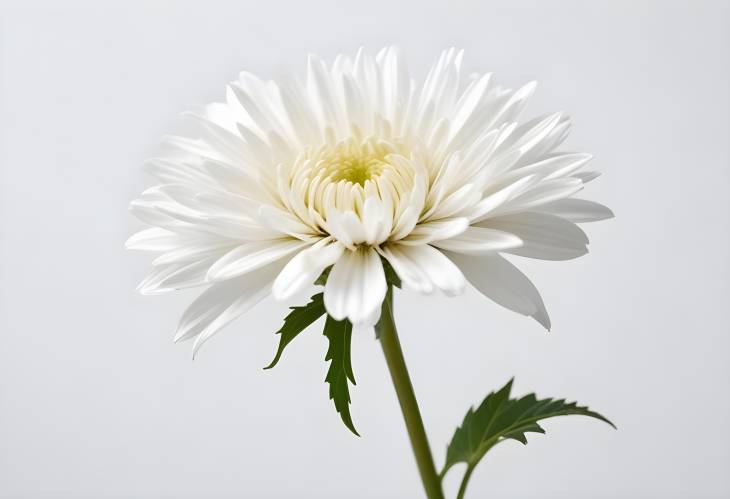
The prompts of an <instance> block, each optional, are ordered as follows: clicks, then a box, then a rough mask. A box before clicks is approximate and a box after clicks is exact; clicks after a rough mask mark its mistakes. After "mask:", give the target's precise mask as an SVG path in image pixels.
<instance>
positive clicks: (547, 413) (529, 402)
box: [441, 380, 615, 476]
mask: <svg viewBox="0 0 730 499" xmlns="http://www.w3.org/2000/svg"><path fill="white" fill-rule="evenodd" d="M511 391H512V380H510V381H509V383H507V384H506V385H505V386H504V387H502V389H500V390H498V391H496V392H492V393H490V394H489V395H487V397H486V398H485V399H484V401H483V402H482V403H481V404H480V405H479V407H477V408H476V409H474V408H471V409H469V411H468V412H467V413H466V416H465V417H464V421H463V422H462V423H461V426H460V427H459V428H457V429H456V432H455V433H454V436H453V437H452V439H451V443H449V447H448V449H447V451H446V463H445V464H444V469H443V471H442V472H441V476H443V475H445V474H446V472H447V471H448V470H449V469H450V468H451V467H452V466H453V465H455V464H457V463H466V464H467V465H468V466H469V468H474V467H475V466H476V465H477V463H478V462H479V461H480V460H481V459H482V458H483V457H484V455H485V454H486V453H487V452H488V451H489V450H490V449H491V448H492V447H494V446H495V445H497V444H498V443H499V442H503V441H505V440H510V439H511V440H517V441H519V442H522V443H523V444H527V436H526V434H527V433H545V430H543V428H542V427H541V426H540V425H539V424H538V421H540V420H543V419H547V418H552V417H556V416H567V415H572V414H577V415H582V416H589V417H592V418H595V419H599V420H601V421H604V422H606V423H608V424H610V425H611V426H613V427H614V428H615V426H614V424H613V423H611V421H609V420H608V419H606V418H605V417H604V416H602V415H600V414H598V413H597V412H594V411H591V410H590V409H588V407H581V406H579V405H577V403H576V402H566V401H565V400H564V399H559V400H555V399H550V398H548V399H538V398H537V397H536V396H535V394H534V393H531V394H529V395H525V396H524V397H521V398H518V399H513V398H510V392H511Z"/></svg>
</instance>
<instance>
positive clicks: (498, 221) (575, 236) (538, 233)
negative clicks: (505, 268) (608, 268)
mask: <svg viewBox="0 0 730 499" xmlns="http://www.w3.org/2000/svg"><path fill="white" fill-rule="evenodd" d="M479 225H480V226H481V227H491V228H493V229H499V230H503V231H506V232H511V233H512V234H515V235H517V236H518V237H520V238H521V239H522V240H523V241H524V245H523V246H521V247H519V248H513V249H510V250H508V252H509V253H513V254H515V255H520V256H525V257H528V258H539V259H541V260H570V259H572V258H578V257H579V256H583V255H585V254H586V253H588V248H587V247H586V245H587V244H588V237H587V236H586V234H585V232H583V231H582V230H581V229H580V228H579V227H578V226H577V225H575V224H574V223H573V222H569V221H568V220H565V219H564V218H560V217H557V216H555V215H549V214H547V213H535V212H525V213H517V214H515V215H507V216H503V217H496V218H489V219H487V220H485V221H483V222H481V223H480V224H479Z"/></svg>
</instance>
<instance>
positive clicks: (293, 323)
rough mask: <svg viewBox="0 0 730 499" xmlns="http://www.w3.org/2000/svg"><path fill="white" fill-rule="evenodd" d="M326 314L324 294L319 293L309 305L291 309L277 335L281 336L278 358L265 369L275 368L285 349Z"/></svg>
mask: <svg viewBox="0 0 730 499" xmlns="http://www.w3.org/2000/svg"><path fill="white" fill-rule="evenodd" d="M324 313H325V309H324V300H323V294H322V293H317V294H316V295H314V296H312V298H310V301H309V303H307V304H306V305H303V306H300V307H291V312H289V315H287V316H286V317H285V318H284V325H283V326H281V329H279V330H278V331H277V332H276V334H280V335H281V337H280V338H279V348H278V349H277V350H276V356H275V357H274V360H272V361H271V364H269V365H268V366H266V367H264V369H271V368H272V367H274V366H275V365H276V364H277V362H279V359H280V358H281V354H282V353H284V348H286V346H287V345H288V344H289V343H291V341H292V340H293V339H294V338H296V337H297V335H299V333H301V332H302V331H304V330H305V329H307V327H309V326H310V325H311V324H312V323H313V322H314V321H316V320H317V319H319V318H320V317H322V316H323V315H324Z"/></svg>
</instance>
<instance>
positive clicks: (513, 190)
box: [465, 175, 537, 223]
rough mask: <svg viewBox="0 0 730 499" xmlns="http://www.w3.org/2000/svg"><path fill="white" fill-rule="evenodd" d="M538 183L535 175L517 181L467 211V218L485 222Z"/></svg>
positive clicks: (485, 197) (472, 220) (487, 196)
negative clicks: (496, 211)
mask: <svg viewBox="0 0 730 499" xmlns="http://www.w3.org/2000/svg"><path fill="white" fill-rule="evenodd" d="M536 181H537V177H536V176H535V175H528V176H527V177H524V178H521V179H519V180H516V181H515V182H513V183H511V184H509V185H507V186H505V187H503V188H501V189H500V190H498V191H496V192H494V193H491V194H488V195H486V196H484V198H483V199H482V200H481V201H479V202H478V203H477V204H476V205H474V206H473V207H471V208H469V209H468V210H466V211H465V216H466V217H468V218H469V220H471V222H472V223H474V222H479V221H480V220H484V219H485V218H486V217H488V216H489V214H490V213H492V212H493V211H495V210H497V209H498V208H499V207H501V206H502V205H503V204H505V203H506V202H507V201H509V200H510V199H513V198H514V197H516V196H518V195H519V194H520V193H521V192H523V191H524V190H525V189H527V188H528V187H529V186H530V185H532V184H533V183H534V182H536Z"/></svg>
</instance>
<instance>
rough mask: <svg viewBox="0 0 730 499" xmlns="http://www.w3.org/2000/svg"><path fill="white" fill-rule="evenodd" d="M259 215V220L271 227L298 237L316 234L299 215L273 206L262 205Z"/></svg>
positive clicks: (302, 237)
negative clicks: (296, 215)
mask: <svg viewBox="0 0 730 499" xmlns="http://www.w3.org/2000/svg"><path fill="white" fill-rule="evenodd" d="M258 216H259V220H260V221H261V222H262V223H263V224H264V225H265V226H266V227H268V228H269V229H271V230H275V231H278V232H279V233H282V234H287V235H290V236H292V237H296V238H297V239H304V238H306V237H308V236H311V235H313V234H314V230H313V229H312V228H311V227H309V226H307V225H305V224H304V223H302V221H301V220H299V219H298V218H297V217H295V216H294V215H292V214H290V213H288V212H286V211H282V210H279V209H277V208H274V207H272V206H268V205H263V206H261V207H260V208H259V213H258Z"/></svg>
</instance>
